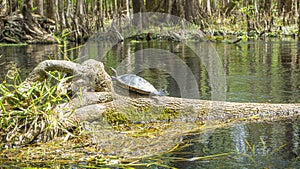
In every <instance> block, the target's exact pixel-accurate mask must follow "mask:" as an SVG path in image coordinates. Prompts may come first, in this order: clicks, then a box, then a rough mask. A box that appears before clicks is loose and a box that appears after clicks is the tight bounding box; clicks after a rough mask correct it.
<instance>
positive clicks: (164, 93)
mask: <svg viewBox="0 0 300 169" xmlns="http://www.w3.org/2000/svg"><path fill="white" fill-rule="evenodd" d="M157 95H158V96H165V95H167V91H166V90H164V89H162V90H160V91H158V93H157Z"/></svg>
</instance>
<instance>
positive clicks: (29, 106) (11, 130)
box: [0, 67, 76, 148]
mask: <svg viewBox="0 0 300 169" xmlns="http://www.w3.org/2000/svg"><path fill="white" fill-rule="evenodd" d="M66 78H69V77H66V76H65V75H64V74H62V73H59V72H56V71H54V72H49V73H48V78H47V79H46V80H44V81H42V82H35V83H33V84H30V86H28V84H26V83H24V82H23V80H22V79H21V78H20V75H19V70H18V69H17V68H16V67H14V68H12V69H11V70H10V71H8V73H7V75H6V77H5V78H4V81H3V82H2V83H1V84H0V142H1V145H0V148H3V147H12V146H15V145H25V144H27V143H32V142H36V141H48V140H50V139H53V138H55V137H57V136H62V135H63V134H66V133H70V131H69V129H68V128H67V127H66V126H65V125H64V124H63V123H62V122H61V120H60V117H59V114H58V112H56V110H55V107H56V106H57V105H59V104H62V103H65V102H68V101H69V100H70V98H69V96H68V95H67V94H61V93H59V92H57V91H58V88H57V87H58V85H57V83H59V82H60V81H64V80H66ZM74 126H76V124H75V123H74Z"/></svg>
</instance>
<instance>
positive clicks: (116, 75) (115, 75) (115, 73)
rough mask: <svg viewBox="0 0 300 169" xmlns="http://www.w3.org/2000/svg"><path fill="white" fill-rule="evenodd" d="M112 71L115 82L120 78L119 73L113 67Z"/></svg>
mask: <svg viewBox="0 0 300 169" xmlns="http://www.w3.org/2000/svg"><path fill="white" fill-rule="evenodd" d="M110 70H111V71H112V72H113V73H114V76H111V78H112V79H113V80H115V79H116V78H117V77H118V73H117V71H116V69H114V68H112V67H110Z"/></svg>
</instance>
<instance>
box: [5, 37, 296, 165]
mask: <svg viewBox="0 0 300 169" xmlns="http://www.w3.org/2000/svg"><path fill="white" fill-rule="evenodd" d="M60 51H61V49H59V48H58V47H57V46H56V45H29V46H21V47H0V56H1V57H0V79H1V78H2V79H3V77H4V75H5V74H6V73H7V71H8V70H9V69H10V68H11V67H12V65H15V66H17V67H18V68H19V69H20V70H21V74H22V76H23V77H24V78H25V77H26V75H27V74H28V73H29V72H30V71H31V70H32V69H33V68H34V67H35V66H36V65H37V64H38V63H39V62H41V61H42V60H45V59H47V58H49V57H50V58H55V59H64V58H65V57H66V55H62V54H61V52H60ZM104 51H107V52H104ZM299 53H300V44H299V42H298V41H297V40H294V39H267V40H255V41H247V42H241V43H239V44H236V45H235V44H226V43H213V44H212V43H207V42H197V43H188V44H185V43H179V42H168V41H161V42H160V41H158V42H155V41H150V42H146V41H145V42H132V43H130V42H124V43H119V44H113V46H111V44H95V43H91V44H87V45H86V46H85V47H84V48H81V49H77V50H74V51H71V52H70V51H69V52H68V55H67V56H68V57H70V58H72V59H77V61H78V62H82V61H84V60H87V59H88V58H93V59H96V60H99V61H103V62H104V63H105V66H106V68H107V70H108V67H110V66H112V67H114V68H117V69H118V71H119V74H123V73H134V74H138V75H140V76H142V77H144V78H145V79H147V80H148V81H150V82H151V83H152V84H153V85H154V86H155V87H156V88H157V89H164V90H166V91H167V93H168V95H169V96H174V97H187V98H197V99H208V100H210V99H214V100H226V101H233V102H270V103H299V102H300V80H299V79H300V54H299ZM169 56H173V57H171V58H170V57H169ZM178 59H179V60H178ZM214 59H217V61H219V62H216V60H214ZM180 61H182V62H180ZM218 63H221V65H218ZM218 73H219V75H224V77H222V76H218ZM222 73H224V74H222ZM172 75H173V76H172ZM212 75H214V76H215V77H217V78H214V77H212ZM223 78H224V79H223ZM218 96H220V97H218ZM299 124H300V123H299V120H297V119H294V120H281V121H272V122H261V123H249V124H237V125H233V126H230V127H226V128H221V129H215V130H213V131H207V132H205V133H196V134H193V135H191V136H188V137H184V138H183V141H182V145H186V147H185V148H182V149H179V150H177V151H175V152H173V153H167V154H164V155H163V157H162V158H161V160H162V162H163V163H164V164H166V165H169V166H173V167H177V168H264V167H267V168H298V167H300V163H299V162H298V157H299V153H300V149H299V145H300V142H299V141H300V139H299V135H300V133H299V129H300V126H299ZM224 153H225V154H224ZM226 153H228V154H226ZM220 154H224V155H223V156H218V155H220ZM215 155H217V156H216V157H214V156H215ZM197 157H207V158H201V159H200V160H199V159H198V158H197ZM71 166H72V165H70V167H71ZM74 167H75V168H76V165H75V166H74ZM79 168H80V167H79ZM154 168H155V167H154Z"/></svg>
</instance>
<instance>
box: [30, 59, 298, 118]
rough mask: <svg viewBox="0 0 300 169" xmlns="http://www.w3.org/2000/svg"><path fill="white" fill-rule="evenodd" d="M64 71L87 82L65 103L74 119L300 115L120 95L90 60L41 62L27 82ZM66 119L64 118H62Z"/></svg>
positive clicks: (280, 108)
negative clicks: (108, 115)
mask: <svg viewBox="0 0 300 169" xmlns="http://www.w3.org/2000/svg"><path fill="white" fill-rule="evenodd" d="M53 70H57V71H61V72H64V73H68V74H71V75H73V76H74V77H78V78H76V80H73V83H76V81H78V80H81V82H82V81H85V82H83V83H81V84H83V85H81V86H80V87H83V88H85V89H86V90H84V91H85V92H84V93H82V94H81V96H80V97H77V98H74V99H73V100H71V101H70V102H69V103H67V104H64V105H63V106H60V107H64V110H61V114H62V116H63V114H65V112H66V110H67V111H68V112H70V110H72V111H74V112H75V113H74V114H73V115H72V118H73V120H77V121H79V122H83V121H89V122H93V121H97V120H99V119H101V120H103V113H105V112H108V111H114V112H119V113H122V114H124V115H126V117H127V118H129V121H130V122H133V123H140V122H143V123H144V122H157V121H160V120H162V121H166V120H167V121H174V122H176V121H180V122H184V121H192V122H205V121H208V120H209V121H218V122H227V121H232V120H245V119H246V120H247V119H264V118H274V117H286V116H294V115H299V114H300V104H299V103H297V104H270V103H235V102H220V101H208V100H195V99H185V98H174V97H167V96H151V97H149V96H145V95H138V94H133V93H127V94H126V92H125V94H124V93H123V94H120V93H118V92H117V91H118V90H116V91H115V90H114V88H113V84H112V80H111V78H110V77H109V75H108V74H107V73H106V72H105V70H104V66H103V64H102V63H101V62H98V61H96V60H92V59H91V60H87V61H85V62H84V63H82V64H77V63H73V62H70V61H58V60H47V61H43V62H41V63H40V64H39V65H38V66H37V67H36V68H35V69H34V70H33V71H32V72H31V74H30V75H29V76H28V78H27V79H26V81H27V82H29V83H32V82H33V81H37V80H39V81H40V80H42V79H43V78H46V73H45V72H47V71H53ZM126 111H130V112H136V113H138V114H143V113H144V117H145V118H143V119H140V118H136V117H135V114H134V113H131V115H132V117H130V113H129V114H128V112H126ZM149 112H150V113H149ZM151 112H155V113H158V114H159V113H166V112H167V113H170V112H172V113H173V114H172V115H171V116H167V117H166V118H167V119H162V118H161V116H149V114H151ZM62 119H63V118H62Z"/></svg>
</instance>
